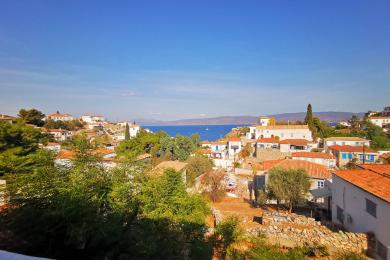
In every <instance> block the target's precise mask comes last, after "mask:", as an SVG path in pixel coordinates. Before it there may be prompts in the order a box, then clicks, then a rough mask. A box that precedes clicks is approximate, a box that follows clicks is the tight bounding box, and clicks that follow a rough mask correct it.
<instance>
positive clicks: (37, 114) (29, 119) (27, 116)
mask: <svg viewBox="0 0 390 260" xmlns="http://www.w3.org/2000/svg"><path fill="white" fill-rule="evenodd" d="M18 117H20V118H21V119H22V120H23V121H24V122H25V123H27V124H33V125H37V126H43V123H44V121H43V120H42V119H44V118H45V114H43V113H42V112H41V111H39V110H36V109H35V108H32V109H28V110H27V109H20V110H19V114H18Z"/></svg>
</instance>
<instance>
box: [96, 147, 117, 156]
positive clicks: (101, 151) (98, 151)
mask: <svg viewBox="0 0 390 260" xmlns="http://www.w3.org/2000/svg"><path fill="white" fill-rule="evenodd" d="M112 153H115V151H114V150H112V149H108V148H98V149H96V150H94V151H92V154H95V155H100V156H104V155H108V154H112Z"/></svg>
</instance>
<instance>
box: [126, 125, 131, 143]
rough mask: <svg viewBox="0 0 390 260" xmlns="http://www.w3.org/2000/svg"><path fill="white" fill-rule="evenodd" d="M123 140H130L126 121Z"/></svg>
mask: <svg viewBox="0 0 390 260" xmlns="http://www.w3.org/2000/svg"><path fill="white" fill-rule="evenodd" d="M125 140H130V132H129V124H127V123H126V128H125Z"/></svg>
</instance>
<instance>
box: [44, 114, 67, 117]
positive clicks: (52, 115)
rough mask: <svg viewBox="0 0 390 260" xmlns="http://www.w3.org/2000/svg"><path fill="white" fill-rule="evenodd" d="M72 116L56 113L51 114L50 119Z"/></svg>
mask: <svg viewBox="0 0 390 260" xmlns="http://www.w3.org/2000/svg"><path fill="white" fill-rule="evenodd" d="M71 116H72V115H70V114H60V113H54V114H50V115H48V117H71Z"/></svg>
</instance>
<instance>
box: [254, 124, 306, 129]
mask: <svg viewBox="0 0 390 260" xmlns="http://www.w3.org/2000/svg"><path fill="white" fill-rule="evenodd" d="M256 128H258V129H309V126H308V125H267V126H262V125H256Z"/></svg>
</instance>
